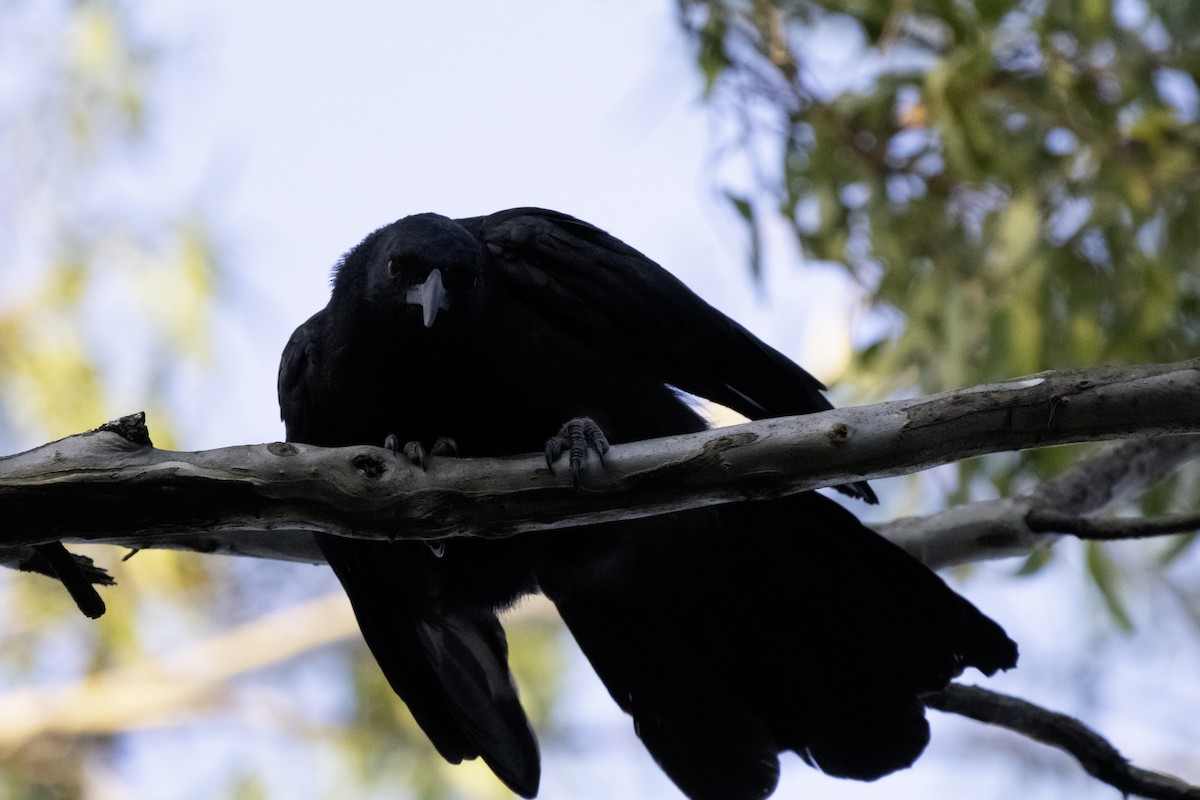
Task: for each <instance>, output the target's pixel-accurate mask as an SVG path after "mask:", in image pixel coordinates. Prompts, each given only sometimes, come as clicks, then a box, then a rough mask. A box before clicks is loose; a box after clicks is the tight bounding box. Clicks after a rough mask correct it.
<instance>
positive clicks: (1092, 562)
mask: <svg viewBox="0 0 1200 800" xmlns="http://www.w3.org/2000/svg"><path fill="white" fill-rule="evenodd" d="M1085 553H1086V555H1087V570H1088V575H1090V576H1091V578H1092V582H1093V583H1094V584H1095V586H1096V588H1097V589H1099V590H1100V597H1101V598H1102V599H1103V600H1104V605H1105V607H1106V608H1107V609H1108V613H1109V615H1110V616H1111V617H1112V620H1113V622H1115V623H1116V624H1117V627H1119V628H1121V629H1122V630H1124V631H1132V630H1133V619H1132V618H1131V617H1130V616H1129V612H1128V611H1127V610H1126V608H1125V603H1124V601H1122V600H1121V595H1120V592H1119V589H1118V588H1117V582H1118V577H1119V576H1118V573H1117V569H1116V566H1115V565H1114V564H1113V562H1112V559H1111V558H1109V556H1108V553H1107V552H1106V551H1105V549H1104V545H1103V543H1101V542H1087V544H1086V545H1085Z"/></svg>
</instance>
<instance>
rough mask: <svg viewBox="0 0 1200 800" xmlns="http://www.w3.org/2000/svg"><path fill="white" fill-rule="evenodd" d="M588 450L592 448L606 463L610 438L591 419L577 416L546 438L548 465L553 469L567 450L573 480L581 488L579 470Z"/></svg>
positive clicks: (601, 460)
mask: <svg viewBox="0 0 1200 800" xmlns="http://www.w3.org/2000/svg"><path fill="white" fill-rule="evenodd" d="M588 450H592V451H594V452H595V453H596V456H597V457H599V459H600V463H601V464H603V463H604V454H605V453H607V452H608V438H607V437H606V436H605V435H604V431H602V430H600V426H599V425H597V424H596V423H595V422H594V421H592V420H591V419H588V418H587V417H576V418H575V419H572V420H569V421H568V422H567V424H565V425H563V426H562V427H561V428H559V429H558V433H556V434H554V435H553V436H551V437H550V438H549V439H547V440H546V466H547V467H548V468H549V469H550V470H552V471H553V469H554V462H555V461H557V460H558V458H559V456H561V455H562V454H563V451H566V452H567V453H568V456H569V463H570V465H571V482H572V483H573V484H574V485H575V488H576V489H578V488H579V470H580V468H582V467H583V460H584V459H585V458H586V457H587V453H588Z"/></svg>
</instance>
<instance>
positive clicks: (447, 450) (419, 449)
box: [383, 433, 458, 472]
mask: <svg viewBox="0 0 1200 800" xmlns="http://www.w3.org/2000/svg"><path fill="white" fill-rule="evenodd" d="M383 446H384V447H386V448H387V449H388V450H391V451H392V453H393V454H394V455H396V456H397V457H399V456H401V455H403V456H404V457H405V458H407V459H408V460H409V462H411V463H412V464H413V465H415V466H418V467H420V468H421V469H422V470H424V471H426V472H428V471H429V459H430V458H431V457H434V458H438V457H442V456H447V457H449V458H457V457H458V442H456V441H454V440H453V439H451V438H450V437H448V436H442V437H440V438H439V439H438V440H437V441H435V442H434V443H433V447H431V448H430V449H429V450H426V449H425V445H423V444H421V443H420V442H408V443H407V444H405V445H403V446H401V445H400V439H399V438H398V437H397V436H396V434H394V433H389V434H388V436H387V438H386V439H384V440H383Z"/></svg>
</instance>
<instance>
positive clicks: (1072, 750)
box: [921, 683, 1200, 800]
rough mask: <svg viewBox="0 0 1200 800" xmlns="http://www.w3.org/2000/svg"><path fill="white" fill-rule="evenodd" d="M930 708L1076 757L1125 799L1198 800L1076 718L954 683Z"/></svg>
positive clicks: (1196, 793) (928, 699)
mask: <svg viewBox="0 0 1200 800" xmlns="http://www.w3.org/2000/svg"><path fill="white" fill-rule="evenodd" d="M921 699H922V700H923V701H924V702H925V704H926V705H927V706H929V707H930V708H936V709H938V710H939V711H944V712H947V713H950V714H960V715H962V716H964V717H969V718H970V719H973V720H977V721H979V722H986V723H988V724H991V725H998V726H1000V727H1002V728H1008V729H1009V730H1011V731H1015V732H1016V733H1019V734H1021V735H1023V736H1027V737H1029V738H1030V739H1033V740H1035V741H1038V742H1041V743H1042V744H1047V745H1050V746H1051V747H1057V748H1058V749H1060V750H1063V751H1066V752H1067V753H1069V754H1070V755H1072V756H1074V757H1075V759H1076V760H1077V761H1078V762H1079V763H1080V765H1081V766H1082V767H1083V768H1084V769H1085V770H1087V772H1088V774H1089V775H1091V776H1093V777H1094V778H1096V779H1098V780H1101V781H1103V782H1104V783H1107V784H1108V785H1109V786H1112V787H1114V788H1116V789H1117V790H1118V791H1120V792H1121V793H1122V794H1124V795H1135V796H1137V797H1148V798H1153V800H1200V787H1197V786H1192V785H1190V784H1187V783H1184V782H1183V781H1181V780H1179V779H1178V778H1176V777H1174V776H1171V775H1164V774H1162V773H1158V772H1152V771H1150V770H1146V769H1142V768H1140V767H1135V766H1133V765H1132V764H1130V763H1129V760H1128V759H1126V758H1125V757H1124V756H1122V755H1121V753H1120V752H1119V751H1118V750H1117V749H1116V748H1115V747H1113V746H1112V744H1110V743H1109V741H1108V740H1107V739H1105V738H1104V737H1103V736H1101V735H1100V734H1098V733H1096V732H1095V731H1093V730H1092V729H1091V728H1089V727H1087V726H1086V725H1084V724H1083V723H1082V722H1080V721H1079V720H1077V719H1075V718H1074V717H1069V716H1067V715H1066V714H1059V713H1057V712H1055V711H1049V710H1047V709H1045V708H1042V707H1041V706H1037V705H1034V704H1033V703H1030V702H1028V701H1026V700H1021V699H1019V698H1016V697H1012V696H1010V695H1006V694H1001V693H999V692H993V691H990V690H988V689H981V688H979V687H978V686H964V685H962V684H958V683H952V684H950V685H949V686H947V687H946V688H945V689H943V690H942V691H940V692H933V693H931V694H928V695H925V696H924V697H922V698H921Z"/></svg>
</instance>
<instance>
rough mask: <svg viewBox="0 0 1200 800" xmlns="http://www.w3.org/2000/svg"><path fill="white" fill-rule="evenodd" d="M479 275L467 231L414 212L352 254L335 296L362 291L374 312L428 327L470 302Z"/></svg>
mask: <svg viewBox="0 0 1200 800" xmlns="http://www.w3.org/2000/svg"><path fill="white" fill-rule="evenodd" d="M482 273H483V252H482V250H481V247H480V244H479V242H478V241H477V240H476V239H475V237H474V236H472V235H471V233H470V232H469V231H467V230H466V229H465V228H463V227H462V226H461V225H459V224H458V223H456V222H455V221H454V220H452V219H449V218H448V217H443V216H440V215H438V214H415V215H413V216H411V217H404V218H403V219H401V220H398V221H396V222H393V223H392V224H391V225H388V226H386V227H383V228H380V229H379V230H377V231H375V233H373V234H371V235H370V236H368V237H367V239H366V240H364V241H363V243H362V244H360V245H359V246H358V247H356V248H354V249H353V250H351V251H350V252H349V253H348V254H347V255H346V257H345V259H344V260H343V262H342V265H341V266H340V267H339V268H338V272H337V275H336V276H335V279H334V292H335V294H336V293H337V292H338V291H339V289H341V290H342V291H347V292H351V293H361V294H360V296H361V298H362V299H363V300H365V301H366V303H367V304H368V305H369V306H370V307H372V308H374V309H377V310H379V311H382V312H383V313H387V314H389V315H392V314H398V315H401V316H400V318H402V319H408V318H411V319H413V320H414V321H415V320H419V322H420V324H421V325H422V326H424V327H426V328H432V327H433V325H434V322H435V321H437V320H438V318H439V317H440V316H441V314H442V313H443V312H445V311H447V310H449V309H451V308H456V307H461V306H463V305H466V304H467V303H468V302H469V299H470V296H471V295H472V290H473V289H474V288H475V287H476V286H477V285H478V284H479V281H480V279H481V277H482ZM343 284H346V285H345V286H343Z"/></svg>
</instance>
